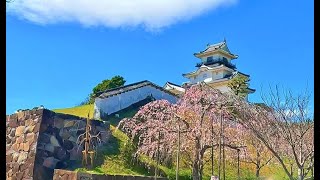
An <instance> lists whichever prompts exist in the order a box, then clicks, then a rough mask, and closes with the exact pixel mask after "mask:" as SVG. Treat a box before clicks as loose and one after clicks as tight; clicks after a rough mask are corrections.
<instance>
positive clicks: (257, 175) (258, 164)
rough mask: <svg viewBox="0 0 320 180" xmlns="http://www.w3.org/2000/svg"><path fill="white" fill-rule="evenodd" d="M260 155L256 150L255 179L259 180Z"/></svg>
mask: <svg viewBox="0 0 320 180" xmlns="http://www.w3.org/2000/svg"><path fill="white" fill-rule="evenodd" d="M260 169H261V167H260V153H259V151H258V150H257V164H256V178H257V179H259V177H260Z"/></svg>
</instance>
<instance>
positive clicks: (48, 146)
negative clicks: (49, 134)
mask: <svg viewBox="0 0 320 180" xmlns="http://www.w3.org/2000/svg"><path fill="white" fill-rule="evenodd" d="M44 149H45V150H46V151H49V152H51V153H54V146H53V145H52V144H46V145H45V146H44Z"/></svg>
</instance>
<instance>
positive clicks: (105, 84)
mask: <svg viewBox="0 0 320 180" xmlns="http://www.w3.org/2000/svg"><path fill="white" fill-rule="evenodd" d="M125 82H126V80H125V79H124V78H123V77H122V76H119V75H117V76H114V77H112V78H111V79H105V80H103V81H102V82H101V83H99V84H97V85H96V86H95V87H94V88H93V89H92V92H91V94H89V96H88V97H87V98H86V100H84V101H83V102H82V103H81V105H84V104H93V103H94V99H95V97H96V96H97V95H98V93H99V92H103V91H105V90H108V89H112V88H116V87H120V86H123V85H124V83H125Z"/></svg>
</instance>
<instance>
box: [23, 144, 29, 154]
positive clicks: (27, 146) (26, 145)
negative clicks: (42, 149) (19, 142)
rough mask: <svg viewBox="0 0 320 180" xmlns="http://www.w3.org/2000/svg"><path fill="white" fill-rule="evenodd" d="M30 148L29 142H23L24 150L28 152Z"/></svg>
mask: <svg viewBox="0 0 320 180" xmlns="http://www.w3.org/2000/svg"><path fill="white" fill-rule="evenodd" d="M29 149H30V145H29V143H23V150H24V151H25V152H28V151H29Z"/></svg>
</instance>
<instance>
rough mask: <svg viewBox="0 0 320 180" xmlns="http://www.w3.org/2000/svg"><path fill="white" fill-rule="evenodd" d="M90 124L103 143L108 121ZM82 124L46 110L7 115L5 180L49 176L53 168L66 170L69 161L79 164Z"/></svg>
mask: <svg viewBox="0 0 320 180" xmlns="http://www.w3.org/2000/svg"><path fill="white" fill-rule="evenodd" d="M90 123H91V126H92V129H91V133H92V134H98V133H99V132H100V134H99V136H98V137H99V139H100V140H101V143H100V144H101V145H102V144H104V143H106V142H107V140H108V138H109V136H110V131H109V124H108V123H104V122H102V121H97V120H90ZM85 126H86V120H85V119H84V118H80V117H77V116H72V115H65V114H60V113H54V112H52V111H49V110H46V109H39V110H31V111H23V112H19V113H16V114H13V115H10V116H7V121H6V131H7V132H6V135H7V138H6V139H7V140H6V150H7V151H6V160H7V161H6V176H7V179H22V178H25V179H52V177H53V171H54V169H55V168H61V169H70V167H71V166H72V164H74V163H79V160H81V158H82V154H81V151H82V146H80V147H79V146H78V144H77V141H78V137H79V135H81V134H83V133H84V132H85ZM80 140H81V138H80ZM97 145H98V144H97Z"/></svg>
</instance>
